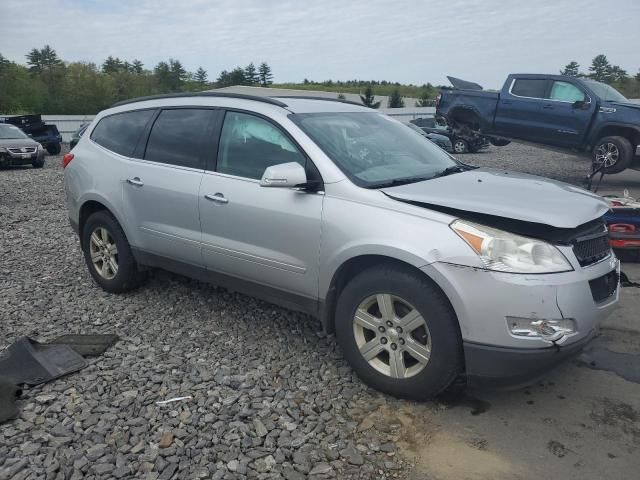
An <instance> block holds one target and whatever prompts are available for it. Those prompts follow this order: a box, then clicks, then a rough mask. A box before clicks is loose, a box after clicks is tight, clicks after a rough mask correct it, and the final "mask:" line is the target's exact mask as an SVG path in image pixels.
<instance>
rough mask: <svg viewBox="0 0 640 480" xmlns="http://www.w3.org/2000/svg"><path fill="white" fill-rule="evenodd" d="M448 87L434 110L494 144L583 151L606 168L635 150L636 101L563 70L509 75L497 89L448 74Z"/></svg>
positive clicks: (638, 150)
mask: <svg viewBox="0 0 640 480" xmlns="http://www.w3.org/2000/svg"><path fill="white" fill-rule="evenodd" d="M449 80H450V81H451V82H452V84H453V86H454V88H453V89H451V90H442V91H441V92H440V94H439V95H438V97H437V99H436V115H439V116H443V117H445V118H446V119H447V122H448V123H449V125H450V126H451V127H453V128H454V129H460V130H472V131H474V132H477V133H479V134H482V135H487V136H489V137H490V138H491V143H492V144H494V145H497V146H501V145H506V144H507V143H508V142H509V140H514V141H521V142H531V143H535V144H537V145H541V146H548V147H553V148H561V149H566V150H571V151H574V152H580V153H584V154H588V155H590V156H591V157H592V159H593V162H594V164H598V165H601V164H604V167H605V171H606V172H607V173H618V172H621V171H623V170H624V169H625V168H627V167H628V166H629V165H630V164H631V162H632V160H633V157H634V155H636V154H640V104H636V103H631V102H629V100H627V99H626V98H625V97H624V96H623V95H622V94H621V93H620V92H618V91H617V90H616V89H614V88H613V87H611V86H609V85H606V84H604V83H600V82H596V81H595V80H590V79H586V78H578V77H568V76H564V75H533V74H512V75H509V77H507V80H506V82H505V83H504V86H503V87H502V90H501V91H500V92H496V91H487V90H482V87H480V86H479V85H477V84H475V83H472V82H465V81H461V80H458V79H455V78H452V77H449Z"/></svg>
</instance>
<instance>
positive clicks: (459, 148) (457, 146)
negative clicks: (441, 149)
mask: <svg viewBox="0 0 640 480" xmlns="http://www.w3.org/2000/svg"><path fill="white" fill-rule="evenodd" d="M453 150H454V151H455V152H456V153H464V151H465V145H464V142H462V141H460V140H458V141H456V142H455V143H454V144H453Z"/></svg>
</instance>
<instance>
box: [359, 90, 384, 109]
mask: <svg viewBox="0 0 640 480" xmlns="http://www.w3.org/2000/svg"><path fill="white" fill-rule="evenodd" d="M360 100H361V101H362V104H363V105H364V106H365V107H369V108H378V107H380V102H376V101H375V97H374V96H373V88H371V85H367V88H365V89H364V95H360Z"/></svg>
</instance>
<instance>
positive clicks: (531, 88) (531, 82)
mask: <svg viewBox="0 0 640 480" xmlns="http://www.w3.org/2000/svg"><path fill="white" fill-rule="evenodd" d="M546 90H547V81H546V80H538V79H529V78H519V79H517V80H516V81H515V82H513V86H512V87H511V94H512V95H517V96H518V97H530V98H544V96H545V93H546Z"/></svg>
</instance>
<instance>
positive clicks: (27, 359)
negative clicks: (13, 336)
mask: <svg viewBox="0 0 640 480" xmlns="http://www.w3.org/2000/svg"><path fill="white" fill-rule="evenodd" d="M86 366H87V361H86V360H85V359H84V358H83V357H82V356H81V355H80V354H78V353H77V352H76V351H75V350H74V349H73V348H71V347H70V346H68V345H55V344H54V345H48V344H44V343H39V342H36V341H35V340H33V339H31V338H29V337H20V338H18V339H17V340H16V341H15V342H14V343H13V344H12V345H10V346H9V348H7V349H6V350H5V351H4V352H2V353H0V377H5V378H6V379H7V380H8V381H10V382H12V383H14V384H15V385H23V384H27V385H32V386H33V385H39V384H41V383H45V382H50V381H51V380H54V379H56V378H58V377H61V376H63V375H67V374H69V373H73V372H77V371H78V370H81V369H83V368H84V367H86Z"/></svg>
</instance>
